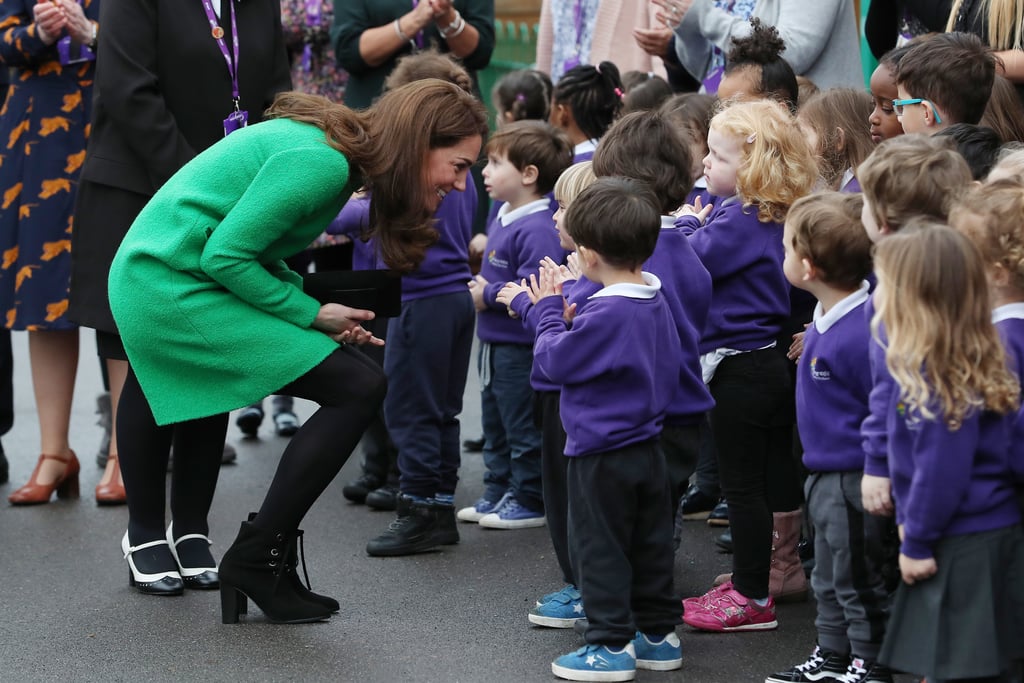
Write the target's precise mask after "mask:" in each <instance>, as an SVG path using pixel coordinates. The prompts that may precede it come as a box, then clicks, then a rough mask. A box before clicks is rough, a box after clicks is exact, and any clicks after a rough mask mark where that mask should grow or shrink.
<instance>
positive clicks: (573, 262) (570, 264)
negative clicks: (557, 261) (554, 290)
mask: <svg viewBox="0 0 1024 683" xmlns="http://www.w3.org/2000/svg"><path fill="white" fill-rule="evenodd" d="M565 269H566V270H568V271H569V274H570V275H571V276H572V279H573V280H579V279H580V278H581V277H583V271H582V270H580V257H579V255H577V254H576V252H575V251H574V252H572V253H571V254H569V257H568V258H566V259H565Z"/></svg>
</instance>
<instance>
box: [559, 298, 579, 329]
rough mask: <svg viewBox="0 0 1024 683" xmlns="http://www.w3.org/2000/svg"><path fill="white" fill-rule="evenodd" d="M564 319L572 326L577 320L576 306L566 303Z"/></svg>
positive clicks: (563, 309)
mask: <svg viewBox="0 0 1024 683" xmlns="http://www.w3.org/2000/svg"><path fill="white" fill-rule="evenodd" d="M562 319H563V320H565V322H567V323H569V324H570V325H571V324H572V321H573V320H575V319H576V304H570V303H569V302H568V301H566V302H565V307H564V308H562Z"/></svg>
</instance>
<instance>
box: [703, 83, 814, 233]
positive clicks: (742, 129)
mask: <svg viewBox="0 0 1024 683" xmlns="http://www.w3.org/2000/svg"><path fill="white" fill-rule="evenodd" d="M710 127H711V128H713V129H715V130H717V131H719V132H720V133H722V134H723V135H728V136H730V137H732V138H735V139H736V140H738V142H739V146H740V150H741V153H742V155H743V158H742V160H741V163H740V168H739V170H738V171H737V173H736V193H737V194H738V195H739V197H740V199H741V200H742V201H743V205H744V206H752V205H756V206H757V219H758V220H759V221H761V222H762V223H768V222H771V221H775V222H777V223H781V222H783V221H785V220H786V213H787V212H788V211H789V207H790V206H792V205H793V202H795V201H796V200H798V199H800V198H801V197H803V196H804V195H807V194H810V192H811V189H812V188H813V187H814V183H815V182H816V181H817V178H818V165H817V163H816V162H815V160H814V154H813V153H812V151H811V149H810V147H809V146H808V145H807V140H806V139H804V136H803V135H802V134H801V132H800V129H799V127H798V126H797V123H796V119H794V118H793V116H792V115H790V114H789V112H787V111H786V109H785V108H784V107H783V106H782V105H780V104H778V103H777V102H769V101H767V100H758V101H753V102H737V103H735V104H732V105H730V106H728V107H727V108H725V109H723V110H722V111H721V112H719V113H718V114H716V115H715V117H714V118H713V119H711V126H710Z"/></svg>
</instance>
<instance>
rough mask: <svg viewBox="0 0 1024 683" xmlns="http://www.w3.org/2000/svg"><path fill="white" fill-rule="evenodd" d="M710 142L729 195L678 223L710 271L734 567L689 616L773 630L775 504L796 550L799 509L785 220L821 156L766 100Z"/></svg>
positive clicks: (712, 362)
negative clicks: (781, 343)
mask: <svg viewBox="0 0 1024 683" xmlns="http://www.w3.org/2000/svg"><path fill="white" fill-rule="evenodd" d="M708 149H709V150H710V151H709V152H708V155H707V156H706V157H705V158H704V170H705V175H706V177H707V184H708V190H709V192H710V193H711V195H712V196H715V197H721V198H722V199H720V200H719V201H718V203H717V204H715V205H714V206H712V205H708V206H706V207H703V208H702V209H700V210H699V211H698V210H695V208H694V207H684V208H683V210H682V212H681V216H680V218H679V219H678V221H677V225H678V226H679V228H680V230H681V231H682V232H683V233H684V234H685V235H687V236H688V237H689V243H690V245H691V246H692V247H693V249H694V251H695V252H696V253H697V256H698V257H700V260H701V262H702V263H703V264H704V267H705V268H706V269H707V271H708V273H710V275H711V283H712V294H711V308H710V311H709V313H708V317H707V322H706V323H705V325H704V329H703V331H702V334H701V340H700V345H699V352H700V354H701V367H702V370H703V378H704V381H705V382H706V383H707V384H708V387H709V389H710V390H711V395H712V397H713V398H714V400H715V406H714V408H712V409H711V432H712V436H713V438H714V443H715V447H716V449H717V451H718V467H719V476H720V478H721V485H722V493H723V494H724V496H725V498H726V499H727V500H728V501H729V521H730V526H731V531H732V536H733V545H734V552H733V571H732V575H731V576H730V577H723V578H726V579H729V580H726V581H725V582H724V583H722V584H721V585H720V586H717V587H716V588H713V589H712V590H710V591H709V592H707V593H706V594H704V595H703V596H700V597H695V598H689V599H687V600H684V602H683V604H684V615H683V620H684V621H685V622H686V623H687V624H689V625H690V626H693V627H694V628H699V629H702V630H709V631H742V630H765V629H773V628H775V627H776V626H777V625H778V622H777V621H776V619H775V602H774V600H773V598H772V596H771V595H770V594H769V574H770V568H771V564H772V529H773V523H774V520H773V513H785V514H786V517H785V524H786V530H785V537H786V543H785V547H786V554H787V555H788V556H789V557H795V553H796V542H797V539H798V537H799V525H800V517H801V515H800V512H799V508H800V490H799V484H798V478H797V472H796V466H795V463H794V462H793V457H792V452H791V450H792V448H791V434H792V407H791V405H792V403H791V402H792V395H793V394H792V381H791V379H790V372H789V366H788V361H787V360H786V358H785V356H784V355H783V353H782V352H781V350H780V349H776V348H775V346H776V343H777V342H776V340H777V338H778V337H779V336H780V333H781V332H782V328H783V324H784V323H785V322H786V320H787V318H788V317H789V313H790V307H789V301H790V286H789V283H788V282H787V281H786V278H785V275H784V274H783V272H782V260H783V249H782V225H781V221H782V220H784V219H785V215H786V212H787V211H788V209H789V207H790V205H791V204H792V203H793V202H794V201H796V200H797V199H799V198H800V197H802V196H803V195H805V194H808V193H809V192H810V190H811V188H812V187H813V185H814V183H815V181H816V178H817V166H816V164H815V161H814V157H813V156H812V154H811V151H810V149H809V148H808V145H807V142H806V141H805V140H804V138H803V137H802V135H801V134H800V132H799V129H798V128H797V125H796V122H795V120H794V119H793V117H792V116H791V115H790V114H789V113H788V112H787V111H786V110H785V108H784V107H782V106H781V105H779V104H777V103H775V102H769V101H756V102H742V103H738V104H735V105H732V106H730V107H728V108H727V109H725V110H724V111H722V112H721V113H719V114H718V115H716V116H715V118H714V119H712V121H711V126H710V129H709V132H708ZM782 534H783V531H782V530H780V536H781V535H782ZM776 555H777V558H778V555H779V553H778V552H777V553H776ZM797 564H798V563H797Z"/></svg>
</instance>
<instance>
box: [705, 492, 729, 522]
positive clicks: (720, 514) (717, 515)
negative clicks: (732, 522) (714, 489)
mask: <svg viewBox="0 0 1024 683" xmlns="http://www.w3.org/2000/svg"><path fill="white" fill-rule="evenodd" d="M708 525H709V526H729V504H728V503H726V502H725V498H723V499H722V500H720V501H718V504H717V505H715V509H714V510H712V511H711V514H709V515H708Z"/></svg>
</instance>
